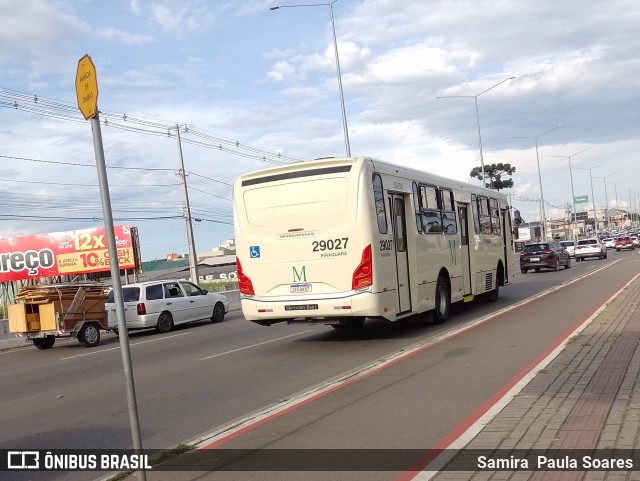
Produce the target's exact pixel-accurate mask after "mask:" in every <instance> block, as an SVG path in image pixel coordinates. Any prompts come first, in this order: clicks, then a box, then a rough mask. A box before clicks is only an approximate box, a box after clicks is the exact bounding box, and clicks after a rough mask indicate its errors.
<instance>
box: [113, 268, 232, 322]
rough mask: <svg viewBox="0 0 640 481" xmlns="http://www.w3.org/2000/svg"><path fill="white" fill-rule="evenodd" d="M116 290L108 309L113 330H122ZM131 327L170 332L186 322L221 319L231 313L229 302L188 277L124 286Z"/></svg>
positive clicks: (123, 297) (127, 320)
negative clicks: (118, 318) (118, 314)
mask: <svg viewBox="0 0 640 481" xmlns="http://www.w3.org/2000/svg"><path fill="white" fill-rule="evenodd" d="M114 294H115V292H114V291H113V290H112V291H111V292H110V293H109V297H108V298H107V302H106V303H105V309H106V311H107V323H108V326H109V328H110V329H113V330H114V331H115V332H116V333H117V331H118V327H119V326H118V320H117V317H116V305H115V302H114V301H115V295H114ZM122 299H123V302H124V314H125V321H126V325H127V330H130V329H145V328H150V327H153V328H155V329H156V330H157V331H158V332H169V331H171V330H172V329H173V327H174V326H176V325H178V324H183V323H185V322H193V321H199V320H202V319H210V320H211V322H221V321H222V320H224V316H225V314H226V313H227V312H229V301H228V299H227V298H226V297H225V296H223V295H222V294H214V293H211V292H207V291H205V290H204V289H201V288H200V287H198V286H197V285H195V284H193V283H191V282H189V281H184V280H177V279H169V280H160V281H148V282H139V283H136V284H128V285H126V286H122Z"/></svg>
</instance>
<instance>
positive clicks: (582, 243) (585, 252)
mask: <svg viewBox="0 0 640 481" xmlns="http://www.w3.org/2000/svg"><path fill="white" fill-rule="evenodd" d="M589 257H597V258H598V259H606V258H607V248H606V246H605V245H604V244H603V243H602V242H601V241H600V239H596V238H594V239H580V240H579V241H578V245H577V246H576V253H575V258H576V262H580V261H583V260H585V259H587V258H589Z"/></svg>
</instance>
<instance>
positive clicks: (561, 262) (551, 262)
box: [520, 242, 571, 274]
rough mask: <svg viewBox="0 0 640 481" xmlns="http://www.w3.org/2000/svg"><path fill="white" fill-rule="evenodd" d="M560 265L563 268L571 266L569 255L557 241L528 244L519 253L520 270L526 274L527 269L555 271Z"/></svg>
mask: <svg viewBox="0 0 640 481" xmlns="http://www.w3.org/2000/svg"><path fill="white" fill-rule="evenodd" d="M560 266H564V268H565V269H569V268H570V267H571V257H569V253H568V252H567V250H566V249H564V248H563V247H562V246H561V245H560V243H558V242H541V243H538V244H528V245H526V246H524V250H523V251H522V252H521V253H520V272H522V273H523V274H526V273H527V272H528V271H529V269H535V271H536V272H540V269H553V270H554V271H557V270H558V269H559V268H560Z"/></svg>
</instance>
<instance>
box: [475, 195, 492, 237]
mask: <svg viewBox="0 0 640 481" xmlns="http://www.w3.org/2000/svg"><path fill="white" fill-rule="evenodd" d="M478 213H479V217H480V233H481V234H491V214H490V210H489V199H487V198H486V197H482V196H478Z"/></svg>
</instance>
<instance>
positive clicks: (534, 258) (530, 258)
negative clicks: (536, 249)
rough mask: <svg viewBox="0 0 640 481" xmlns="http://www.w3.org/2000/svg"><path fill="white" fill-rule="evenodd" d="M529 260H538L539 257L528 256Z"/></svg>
mask: <svg viewBox="0 0 640 481" xmlns="http://www.w3.org/2000/svg"><path fill="white" fill-rule="evenodd" d="M529 260H530V261H531V262H538V261H539V260H540V258H539V257H529Z"/></svg>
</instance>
